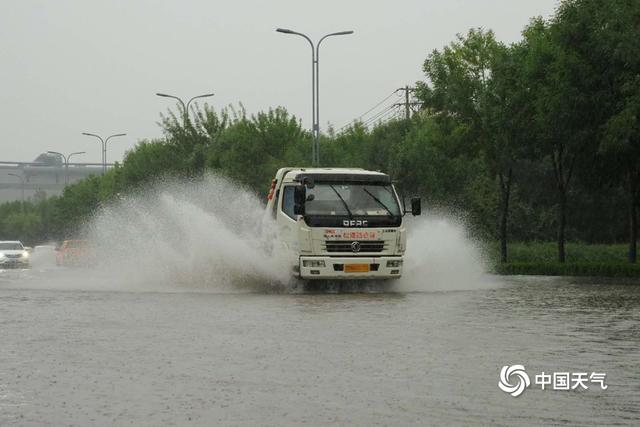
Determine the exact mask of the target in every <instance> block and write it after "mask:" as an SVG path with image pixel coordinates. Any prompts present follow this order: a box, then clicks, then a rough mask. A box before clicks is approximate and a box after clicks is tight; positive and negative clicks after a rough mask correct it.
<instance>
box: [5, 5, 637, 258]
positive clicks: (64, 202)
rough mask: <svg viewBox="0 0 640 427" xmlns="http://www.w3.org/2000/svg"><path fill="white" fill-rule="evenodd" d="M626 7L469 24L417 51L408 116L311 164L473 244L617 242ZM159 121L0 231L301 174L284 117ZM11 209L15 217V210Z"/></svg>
mask: <svg viewBox="0 0 640 427" xmlns="http://www.w3.org/2000/svg"><path fill="white" fill-rule="evenodd" d="M638 28H640V3H638V2H636V1H634V0H613V1H606V0H565V1H563V2H561V3H560V4H559V6H558V8H557V10H556V12H555V14H554V15H553V16H552V17H551V18H549V19H548V20H545V19H542V18H533V19H532V20H531V21H530V23H529V24H528V25H527V26H526V28H524V30H523V31H522V38H521V40H519V41H518V42H515V43H512V44H505V43H502V42H500V41H498V40H496V38H495V35H494V33H493V32H492V31H490V30H485V29H481V28H475V29H471V30H469V31H468V32H467V33H466V34H460V35H458V36H457V38H456V39H455V40H454V41H453V42H451V43H450V44H449V45H447V46H445V47H443V48H442V49H437V50H434V51H433V52H431V53H429V54H428V55H427V57H426V60H425V62H424V65H423V71H424V74H425V79H424V81H421V82H418V83H417V91H416V96H417V97H418V98H419V100H420V103H421V105H422V107H421V108H422V109H421V110H420V111H419V112H418V113H416V114H414V115H413V116H412V117H411V118H409V119H395V120H390V121H388V122H385V123H378V124H377V125H375V126H373V127H372V128H369V127H367V126H365V125H364V124H363V123H361V122H354V123H353V124H351V125H350V126H348V127H346V128H345V129H343V130H341V131H339V132H336V131H334V130H333V129H329V131H328V132H327V133H326V134H323V135H322V136H321V141H320V146H321V153H322V156H321V160H322V165H323V166H344V167H364V168H367V169H374V170H382V171H386V172H388V173H389V174H390V175H391V176H392V177H393V179H394V180H396V182H397V183H398V184H397V185H398V187H399V188H400V189H401V190H402V191H403V192H404V193H405V194H407V195H409V194H411V195H413V194H417V195H421V196H422V197H423V198H424V200H425V203H426V205H427V206H430V207H431V209H434V210H442V211H446V212H449V213H455V214H458V215H460V216H462V217H463V219H464V220H465V221H466V222H467V223H468V224H469V225H470V228H471V229H472V230H473V232H474V233H475V234H476V235H477V236H478V237H480V238H483V239H487V240H496V241H498V242H500V253H501V260H502V261H508V259H509V253H508V247H509V246H508V243H509V242H513V241H550V240H556V242H557V252H558V254H557V255H558V260H559V261H560V262H564V261H565V259H566V247H565V242H566V241H567V240H570V241H580V242H586V243H614V242H616V243H617V242H623V241H626V242H628V244H629V253H628V257H629V260H630V261H631V262H635V261H636V259H637V250H636V247H637V246H636V245H637V243H636V242H637V238H638V232H637V228H638V210H639V208H640V142H639V141H638V140H639V135H640V129H639V124H638V113H639V112H640V63H639V61H640V38H638V37H637V29H638ZM190 113H192V114H191V117H187V118H186V119H185V115H184V112H183V111H178V112H177V113H174V112H172V111H169V112H168V114H166V115H161V118H160V123H159V124H160V126H161V127H162V129H163V132H164V138H162V139H158V140H144V141H141V142H139V144H138V145H137V146H136V147H135V148H134V149H133V150H131V151H129V152H128V153H127V154H126V155H125V158H124V161H123V162H122V164H120V165H116V167H114V168H113V169H111V170H110V171H108V172H107V173H106V174H105V175H104V176H100V177H98V176H92V177H89V178H87V179H85V180H83V181H81V182H79V183H76V184H73V185H70V186H68V187H67V188H66V189H65V190H64V193H63V194H62V196H60V197H53V198H49V199H43V198H39V199H37V200H34V201H30V202H29V203H27V204H26V205H25V206H24V207H22V206H20V204H19V203H16V202H14V203H9V204H4V205H2V206H0V234H1V235H2V236H5V237H6V238H10V237H11V238H22V239H24V240H29V239H32V240H35V239H42V240H44V239H47V238H50V239H56V238H61V237H64V236H67V235H70V234H73V233H74V232H75V231H76V230H77V229H78V225H79V224H81V223H82V221H84V220H85V219H86V218H87V217H88V216H90V215H91V213H92V212H94V211H95V210H96V209H97V208H99V206H101V205H102V204H104V203H108V202H109V201H110V200H112V199H113V198H114V197H117V196H118V195H119V194H122V193H125V192H129V191H131V190H133V189H135V188H138V187H140V186H142V185H145V184H146V183H149V182H152V181H154V180H155V179H158V178H160V177H164V176H177V177H182V178H189V179H200V177H201V176H202V175H203V174H204V173H205V172H208V171H212V172H215V173H220V174H224V175H226V176H228V177H230V178H232V179H234V180H236V181H237V182H239V183H241V184H243V185H245V186H247V187H248V188H251V189H253V190H254V191H256V192H257V193H260V194H262V193H263V192H266V189H267V188H268V184H269V182H270V179H271V178H272V177H273V175H274V173H275V171H276V170H277V169H278V168H279V167H282V166H291V165H294V166H309V164H310V157H311V142H312V137H311V134H310V132H309V131H307V130H305V129H303V128H302V126H301V124H300V121H299V120H298V119H297V118H296V117H295V116H293V115H291V114H290V113H289V112H287V111H286V110H285V109H284V108H282V107H278V108H274V109H271V110H269V111H266V112H259V113H257V114H253V115H249V114H247V113H246V111H245V110H244V108H243V107H242V106H241V105H240V106H239V107H237V108H235V107H227V108H224V109H221V110H215V109H213V108H211V107H209V106H208V105H206V104H205V105H204V106H203V107H198V106H196V107H195V108H194V110H193V111H192V112H190ZM23 208H24V212H22V209H23Z"/></svg>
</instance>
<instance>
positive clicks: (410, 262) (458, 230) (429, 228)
mask: <svg viewBox="0 0 640 427" xmlns="http://www.w3.org/2000/svg"><path fill="white" fill-rule="evenodd" d="M406 225H407V235H408V238H407V253H406V256H405V262H404V272H403V275H402V278H401V279H400V280H399V281H398V283H397V285H396V286H395V288H396V289H397V290H399V291H406V292H410V291H446V290H473V289H482V288H490V287H495V286H496V284H497V283H496V279H495V277H491V276H489V275H488V274H487V273H486V272H487V266H486V264H487V263H486V260H485V255H484V253H483V251H482V248H481V246H480V245H479V244H478V243H477V242H475V241H474V240H473V239H472V238H471V237H470V236H469V233H468V231H467V228H466V227H465V226H464V225H463V223H462V222H460V221H457V220H455V219H453V218H452V217H447V216H439V215H434V214H429V213H427V214H426V215H424V216H422V217H420V218H409V217H407V221H406Z"/></svg>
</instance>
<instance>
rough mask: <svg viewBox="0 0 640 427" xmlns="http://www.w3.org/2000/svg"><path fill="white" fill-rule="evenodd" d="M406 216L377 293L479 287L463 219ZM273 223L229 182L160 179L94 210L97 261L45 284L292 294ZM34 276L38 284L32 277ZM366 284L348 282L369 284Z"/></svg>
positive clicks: (479, 272) (477, 253)
mask: <svg viewBox="0 0 640 427" xmlns="http://www.w3.org/2000/svg"><path fill="white" fill-rule="evenodd" d="M406 220H407V228H408V236H409V238H408V251H407V256H406V260H405V271H404V275H403V277H402V278H401V279H400V280H399V281H394V282H388V283H387V284H386V286H384V287H383V289H384V290H398V291H402V292H409V291H418V292H419V291H434V290H451V289H456V290H460V289H474V288H478V287H482V286H486V285H487V283H488V282H487V276H486V275H485V273H484V272H485V268H484V263H483V260H482V252H481V250H480V248H479V246H478V245H476V244H474V243H473V241H472V240H471V239H469V237H468V235H467V233H466V231H465V227H463V226H462V224H461V223H459V222H456V221H454V220H451V219H447V218H445V217H441V216H440V217H438V216H431V215H426V216H423V217H420V218H418V219H413V218H410V217H406ZM273 230H275V226H274V224H273V223H270V220H268V219H265V216H264V205H263V204H262V203H261V202H260V200H259V199H258V198H257V197H256V196H255V195H254V194H253V193H252V192H250V191H248V190H247V189H244V188H242V187H241V186H239V185H237V184H235V183H233V182H231V181H229V180H228V179H225V178H222V177H219V176H215V175H211V176H208V177H206V178H205V179H203V180H199V181H195V182H194V181H190V182H177V181H175V180H161V181H159V182H156V183H155V184H154V185H152V186H150V187H148V188H146V189H145V190H144V191H140V192H137V193H135V194H132V195H130V196H126V197H123V198H121V199H119V200H117V201H115V202H114V203H111V204H109V205H108V206H104V207H103V208H102V209H100V210H99V212H98V213H97V214H96V215H95V216H94V217H93V218H92V219H91V220H90V221H89V222H88V224H87V226H86V235H87V239H88V240H89V241H90V242H91V243H92V245H94V246H95V251H96V254H97V257H98V262H97V265H96V266H93V268H87V269H58V271H57V272H55V273H64V274H57V275H56V274H53V275H51V276H50V277H48V278H47V286H48V287H53V288H64V289H87V288H89V289H102V290H123V291H183V290H192V291H206V292H242V291H258V292H269V291H292V290H293V287H294V285H295V284H296V283H295V281H294V280H293V279H292V277H291V275H290V269H291V265H292V264H291V260H290V259H288V258H287V255H286V254H276V253H274V251H268V250H265V248H270V247H271V248H272V247H274V245H273V242H272V241H271V239H272V238H273V236H274V233H269V232H268V231H273ZM265 231H267V232H265ZM265 236H271V237H265ZM275 246H276V247H277V245H275ZM36 283H41V282H38V281H36V280H34V281H32V284H36ZM389 283H392V285H389ZM370 285H372V284H366V285H365V286H362V287H358V288H356V289H361V290H365V291H366V290H372V289H376V287H375V286H370ZM373 285H375V284H373ZM340 289H342V288H340ZM295 291H296V292H299V291H300V287H297V288H296V290H295Z"/></svg>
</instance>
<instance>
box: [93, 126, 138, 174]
mask: <svg viewBox="0 0 640 427" xmlns="http://www.w3.org/2000/svg"><path fill="white" fill-rule="evenodd" d="M82 134H83V135H86V136H93V137H96V138H98V139H99V140H100V142H101V143H102V175H104V174H105V172H106V171H107V142H109V140H110V139H111V138H115V137H117V136H126V135H127V134H126V133H116V134H114V135H109V136H108V137H107V139H102V137H101V136H100V135H96V134H95V133H89V132H82Z"/></svg>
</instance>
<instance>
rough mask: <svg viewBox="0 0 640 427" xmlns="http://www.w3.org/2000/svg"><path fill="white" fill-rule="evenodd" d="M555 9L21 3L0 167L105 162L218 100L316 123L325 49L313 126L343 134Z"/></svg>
mask: <svg viewBox="0 0 640 427" xmlns="http://www.w3.org/2000/svg"><path fill="white" fill-rule="evenodd" d="M556 4H557V1H556V0H535V1H533V0H484V1H479V0H396V1H380V2H374V1H371V0H369V1H366V0H341V1H338V0H323V1H316V2H311V1H305V0H271V1H266V0H265V1H259V0H251V1H249V0H246V1H242V0H238V1H235V2H231V1H215V0H197V1H196V0H189V1H187V0H183V1H177V0H175V1H169V0H165V1H161V0H154V1H152V0H127V1H120V0H117V1H116V0H111V1H93V0H56V1H49V0H41V1H34V0H19V1H18V0H16V1H4V2H3V4H2V8H1V9H0V85H1V86H2V87H1V97H0V99H1V100H2V102H0V117H1V119H0V147H2V150H1V153H2V154H1V155H0V160H5V161H6V160H12V161H31V160H33V159H34V158H35V157H36V156H37V155H38V154H39V153H42V152H44V151H47V150H55V151H63V152H65V153H68V152H71V151H87V154H85V155H83V156H80V157H76V158H75V159H77V160H76V161H86V162H99V161H100V148H99V143H98V141H97V140H93V139H91V138H89V137H86V136H82V135H81V132H83V131H88V132H94V133H98V134H102V135H108V134H111V133H119V132H126V133H127V134H128V135H127V136H126V137H124V138H120V139H114V140H112V143H110V146H109V159H108V160H109V161H114V160H121V159H122V157H123V155H124V152H125V151H126V150H128V149H130V148H132V147H134V146H135V144H136V142H137V141H139V140H140V139H143V138H154V137H160V136H161V131H160V128H159V127H158V125H157V121H158V119H159V113H160V112H161V111H166V109H167V108H169V107H174V104H173V103H172V102H171V100H169V99H165V98H159V97H157V96H155V95H154V94H155V93H156V92H166V93H170V94H174V95H177V96H180V97H183V98H189V97H191V96H194V95H198V94H201V93H206V92H210V91H213V92H214V93H215V97H213V98H210V99H209V100H208V102H209V103H210V104H211V105H213V106H215V107H216V108H219V107H223V106H226V105H228V104H237V103H238V102H242V103H243V104H244V105H245V107H246V108H247V110H248V111H249V112H250V113H253V112H257V111H260V110H265V109H268V108H269V107H272V106H278V105H281V106H284V107H286V108H287V109H288V110H289V111H290V112H291V113H293V114H295V115H296V116H297V117H299V118H300V119H301V120H302V124H303V126H305V127H309V126H310V122H311V99H310V98H311V89H310V79H311V70H310V67H311V64H310V61H311V51H310V48H309V45H308V44H307V42H306V41H305V40H303V39H302V38H300V37H296V36H292V35H284V34H280V33H276V32H275V31H274V30H275V28H277V27H285V28H291V29H294V30H297V31H300V32H303V33H306V34H308V35H309V36H310V37H311V38H312V39H314V40H317V38H319V37H320V36H322V35H324V34H326V33H329V32H333V31H340V30H347V29H352V30H354V31H355V34H353V35H350V36H342V37H335V38H329V39H327V40H325V41H324V42H323V44H322V48H321V51H320V53H321V58H320V59H321V60H320V77H321V78H320V94H321V109H320V113H321V117H320V121H321V124H322V127H323V128H324V129H326V124H327V123H328V122H330V123H332V124H333V125H334V126H335V127H337V128H340V127H341V126H343V125H344V124H345V123H348V122H350V121H351V120H353V119H354V118H356V117H358V116H360V115H361V114H362V113H364V112H365V111H367V110H368V109H369V108H370V107H372V106H374V105H375V104H376V103H377V102H378V101H380V100H382V99H383V98H384V97H385V96H387V95H388V94H390V93H391V92H392V91H393V90H395V89H396V88H398V87H400V86H404V85H406V84H413V83H414V82H415V81H417V80H422V79H423V73H422V63H423V61H424V59H425V58H426V56H427V54H428V53H429V52H430V51H432V50H433V49H436V48H438V49H439V48H441V47H443V46H444V45H446V44H448V43H449V42H451V41H452V40H453V39H454V38H455V35H456V33H465V32H466V31H467V30H468V29H469V28H471V27H484V28H487V29H492V30H494V31H495V33H496V36H497V38H498V39H499V40H502V41H505V42H514V41H517V40H518V39H519V38H520V32H521V30H522V28H523V26H524V25H526V24H527V22H528V21H529V19H530V18H531V17H532V16H537V15H542V16H544V17H549V16H550V15H551V14H552V13H553V11H554V8H555V7H556Z"/></svg>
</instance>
